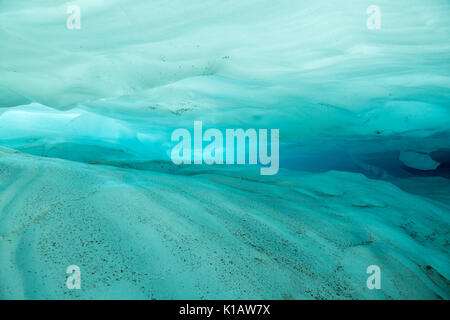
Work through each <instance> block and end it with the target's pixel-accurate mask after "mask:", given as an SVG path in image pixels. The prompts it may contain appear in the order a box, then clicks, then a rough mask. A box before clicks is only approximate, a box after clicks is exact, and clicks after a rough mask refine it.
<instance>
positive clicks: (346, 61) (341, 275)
mask: <svg viewBox="0 0 450 320" xmlns="http://www.w3.org/2000/svg"><path fill="white" fill-rule="evenodd" d="M68 4H69V3H66V2H65V1H57V0H39V1H38V0H28V1H17V0H0V299H11V298H18V299H24V298H27V299H49V298H63V299H66V298H67V299H71V298H74V299H98V298H127V299H129V298H136V299H152V298H155V299H175V298H183V299H201V298H206V299H228V298H229V299H239V298H243V299H400V298H407V299H413V298H414V299H418V298H424V299H449V296H450V283H449V280H450V258H449V257H450V255H449V246H448V243H449V232H450V225H449V222H450V221H449V219H450V217H449V213H450V183H449V179H450V40H449V39H450V15H449V12H450V1H448V0H427V1H418V0H396V1H392V0H377V1H376V5H377V6H379V7H380V9H381V29H379V30H370V29H368V28H367V25H366V20H367V18H368V15H367V13H366V9H367V7H368V6H369V5H370V4H372V3H368V2H367V1H362V0H346V1H330V0H315V1H303V0H298V1H291V0H279V1H270V0H245V1H240V0H239V1H238V0H228V1H219V0H208V1H204V0H190V1H186V0H170V1H167V0H127V1H125V0H96V1H92V0H76V1H71V2H70V4H74V5H77V6H79V7H80V9H81V28H80V29H79V30H69V29H68V28H67V27H66V20H67V18H68V16H69V15H68V14H67V11H66V10H67V6H68ZM374 4H375V3H374ZM194 121H202V122H203V126H204V127H205V129H206V128H217V129H219V130H225V129H227V128H243V129H248V128H255V129H259V128H268V129H270V128H274V129H280V172H279V173H278V175H276V176H273V177H261V176H260V175H259V174H258V172H259V170H258V168H257V167H252V166H206V165H205V166H175V165H174V164H172V163H171V159H170V151H171V148H172V147H173V144H172V143H171V141H170V136H171V132H172V131H173V130H175V129H177V128H187V129H192V126H193V123H194ZM69 265H79V266H80V268H81V270H82V286H83V289H82V290H74V291H71V290H69V289H68V288H66V282H65V280H66V277H67V275H66V274H65V270H66V268H67V266H69ZM370 265H378V266H380V268H381V270H382V290H369V289H368V288H367V286H366V280H367V277H368V275H367V274H366V268H367V267H368V266H370Z"/></svg>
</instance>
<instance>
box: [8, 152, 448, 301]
mask: <svg viewBox="0 0 450 320" xmlns="http://www.w3.org/2000/svg"><path fill="white" fill-rule="evenodd" d="M0 181H1V185H0V190H1V191H0V208H1V210H2V211H1V212H2V215H1V216H0V239H1V241H0V254H1V257H2V264H1V265H0V268H1V272H0V288H1V291H0V292H1V295H2V297H3V298H18V299H22V298H28V299H33V298H42V297H45V298H53V299H55V298H57V299H66V298H82V299H92V298H96V299H98V298H124V297H126V298H136V299H152V298H154V299H175V298H176V299H201V298H210V299H250V298H252V299H325V298H326V299H332V298H335V299H355V298H359V299H362V298H367V299H383V298H385V299H388V298H397V299H398V298H404V299H418V298H424V299H437V298H438V299H441V298H443V299H448V298H449V296H448V294H449V293H448V282H447V281H446V279H448V278H449V276H450V274H449V273H450V269H449V265H448V252H447V249H446V243H447V242H448V230H449V223H450V221H449V216H448V209H449V206H450V199H449V196H448V195H449V193H447V195H446V198H445V205H444V204H443V203H442V202H441V201H435V200H432V199H431V198H427V199H425V198H423V197H420V196H415V195H413V194H410V193H408V192H405V191H403V190H401V189H400V188H398V187H396V186H394V185H393V184H391V183H388V182H384V181H377V180H371V179H368V178H366V177H364V176H363V175H361V174H355V173H345V172H336V171H330V172H327V173H317V174H305V173H299V172H292V171H283V172H281V174H280V175H279V176H277V177H273V178H271V180H270V181H267V180H265V179H264V178H261V176H259V175H258V174H255V173H252V172H249V171H246V172H244V173H243V172H240V171H239V170H237V171H236V170H208V171H205V172H203V173H199V172H189V170H186V171H180V172H177V174H168V173H167V172H157V171H135V170H117V169H115V168H114V167H96V166H92V165H86V164H79V163H77V162H70V161H66V160H58V159H45V158H37V157H35V156H29V155H26V154H22V153H18V152H14V151H12V150H8V149H0ZM447 187H448V185H447ZM374 190H376V192H374ZM74 261H76V262H77V264H78V265H79V266H80V268H81V269H82V270H85V273H82V276H83V289H82V290H81V291H69V290H67V288H66V287H65V281H61V279H64V274H62V273H61V270H65V268H66V267H67V266H69V265H71V264H73V263H74ZM369 261H370V263H372V264H376V265H379V266H380V267H381V268H382V270H383V290H382V291H375V292H374V291H370V290H368V289H367V288H366V286H365V282H366V274H365V272H361V270H363V271H365V269H366V268H367V263H368V262H369Z"/></svg>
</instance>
